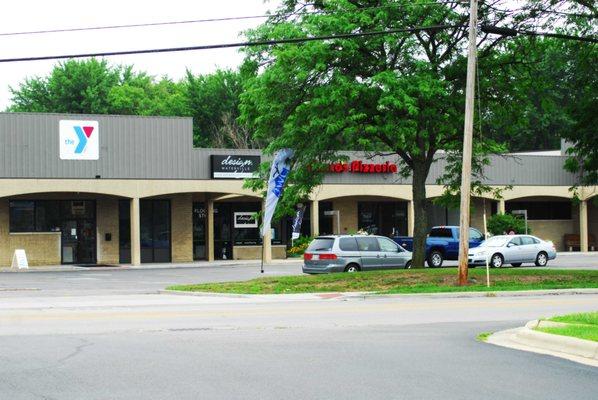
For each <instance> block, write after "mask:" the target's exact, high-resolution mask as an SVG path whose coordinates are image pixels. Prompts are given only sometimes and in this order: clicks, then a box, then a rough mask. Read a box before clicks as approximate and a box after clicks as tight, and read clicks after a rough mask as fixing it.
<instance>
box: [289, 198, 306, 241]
mask: <svg viewBox="0 0 598 400" xmlns="http://www.w3.org/2000/svg"><path fill="white" fill-rule="evenodd" d="M304 213H305V206H304V205H303V204H301V203H299V204H297V212H296V213H295V218H294V219H293V235H292V236H291V239H292V240H295V239H299V236H301V222H303V214H304Z"/></svg>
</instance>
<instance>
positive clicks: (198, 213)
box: [193, 203, 207, 260]
mask: <svg viewBox="0 0 598 400" xmlns="http://www.w3.org/2000/svg"><path fill="white" fill-rule="evenodd" d="M206 217H207V214H206V207H205V204H204V203H193V259H194V260H205V259H206Z"/></svg>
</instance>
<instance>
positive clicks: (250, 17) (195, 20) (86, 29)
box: [0, 15, 270, 36]
mask: <svg viewBox="0 0 598 400" xmlns="http://www.w3.org/2000/svg"><path fill="white" fill-rule="evenodd" d="M269 16H270V15H247V16H242V17H222V18H207V19H192V20H184V21H166V22H150V23H143V24H127V25H103V26H89V27H80V28H62V29H47V30H41V31H24V32H6V33H0V36H20V35H39V34H45V33H62V32H81V31H99V30H105V29H122V28H140V27H150V26H163V25H183V24H195V23H204V22H220V21H236V20H244V19H257V18H267V17H269Z"/></svg>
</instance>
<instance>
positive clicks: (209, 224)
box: [206, 195, 214, 261]
mask: <svg viewBox="0 0 598 400" xmlns="http://www.w3.org/2000/svg"><path fill="white" fill-rule="evenodd" d="M206 250H207V251H206V259H207V260H208V261H214V199H213V198H212V197H211V196H209V195H206Z"/></svg>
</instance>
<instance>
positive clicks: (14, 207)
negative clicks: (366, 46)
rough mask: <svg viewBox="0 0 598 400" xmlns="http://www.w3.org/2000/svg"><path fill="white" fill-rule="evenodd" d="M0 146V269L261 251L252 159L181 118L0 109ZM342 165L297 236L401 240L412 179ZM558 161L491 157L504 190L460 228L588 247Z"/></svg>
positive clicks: (597, 223)
mask: <svg viewBox="0 0 598 400" xmlns="http://www.w3.org/2000/svg"><path fill="white" fill-rule="evenodd" d="M0 151H1V152H2V158H1V160H0V266H8V265H10V264H11V260H12V257H13V254H14V251H15V249H24V250H25V253H26V255H27V258H28V260H29V264H30V265H32V266H35V265H56V264H121V263H131V264H134V265H138V264H141V263H151V262H173V263H183V262H192V261H194V260H210V261H211V260H214V259H257V258H259V257H260V252H261V246H260V243H261V242H260V238H259V231H258V225H257V222H256V221H255V220H254V218H253V215H254V213H255V212H257V211H259V210H261V207H262V199H261V198H260V197H259V196H258V195H256V193H253V192H251V191H249V190H247V189H244V188H243V178H246V177H249V176H251V174H252V172H253V171H254V170H255V168H257V166H258V164H259V162H260V160H261V154H260V151H258V150H229V149H198V148H193V147H192V120H191V119H190V118H162V117H135V116H133V117H132V116H106V115H66V114H63V115H61V114H35V113H31V114H30V113H0ZM349 158H350V160H351V161H350V162H349V163H348V164H346V165H343V164H339V165H331V167H330V171H329V173H328V174H327V175H326V177H325V180H324V183H323V185H322V186H320V187H319V188H317V190H315V192H314V193H313V194H312V197H311V198H310V199H309V201H306V202H305V207H306V212H305V217H304V221H303V226H302V233H303V234H305V235H317V234H324V233H337V232H338V231H339V230H340V232H341V233H346V232H349V233H351V232H355V231H357V230H359V229H364V230H367V231H369V232H373V233H377V234H382V235H393V234H399V235H406V234H411V233H412V232H413V207H412V203H411V198H412V197H411V185H410V181H409V180H408V179H401V178H399V177H398V175H397V174H396V161H397V160H396V158H392V157H388V158H373V159H371V158H368V157H367V156H366V155H364V154H359V153H351V154H349ZM563 161H564V157H563V156H562V155H560V154H553V153H548V154H544V155H532V154H519V155H513V156H511V157H507V158H504V157H495V158H492V165H491V167H489V168H488V170H487V171H486V175H487V183H488V184H490V185H492V186H496V187H506V186H509V187H512V188H511V189H509V190H506V191H504V193H503V199H501V200H496V199H492V198H475V199H474V200H473V205H474V208H473V214H472V218H471V225H472V226H474V227H477V228H478V229H480V230H484V214H485V215H486V216H490V215H492V214H495V213H497V212H504V211H507V212H508V211H510V210H527V213H528V219H529V226H530V227H531V229H532V231H533V233H534V234H536V235H538V236H540V237H542V238H545V239H550V240H552V241H553V242H555V244H556V246H557V248H558V249H559V250H566V248H565V246H566V244H565V241H564V237H565V235H568V234H574V235H578V237H579V242H580V243H579V245H578V246H579V247H576V248H575V249H576V250H577V249H581V250H583V251H586V250H588V246H589V245H591V243H590V240H591V239H589V238H591V237H592V236H593V237H596V236H598V207H596V206H595V205H594V204H593V202H592V201H591V199H592V198H593V197H594V196H596V187H594V188H584V191H583V192H582V193H581V197H582V199H581V202H578V201H573V198H572V193H571V192H570V190H569V188H570V187H571V186H572V185H573V184H574V183H575V176H573V175H571V174H569V173H567V172H565V171H564V170H563V168H562V165H563ZM443 169H444V164H443V162H442V161H438V162H436V163H435V164H434V165H433V167H432V170H431V173H430V177H429V180H428V182H429V184H428V186H427V193H428V196H429V197H430V198H434V197H436V196H439V195H440V194H441V193H442V187H441V186H439V185H436V184H435V182H436V178H437V177H438V176H440V175H441V173H442V172H443ZM429 219H430V225H442V224H457V223H458V211H455V210H447V209H444V208H441V207H438V206H432V207H431V211H430V214H429ZM290 228H291V223H290V221H288V220H283V221H278V222H276V223H274V224H273V230H272V245H271V247H270V246H266V248H265V259H266V260H268V259H269V258H271V257H272V258H283V257H285V254H286V248H287V246H288V245H289V244H290V239H289V238H290V236H291V232H290V231H291V229H290Z"/></svg>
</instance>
